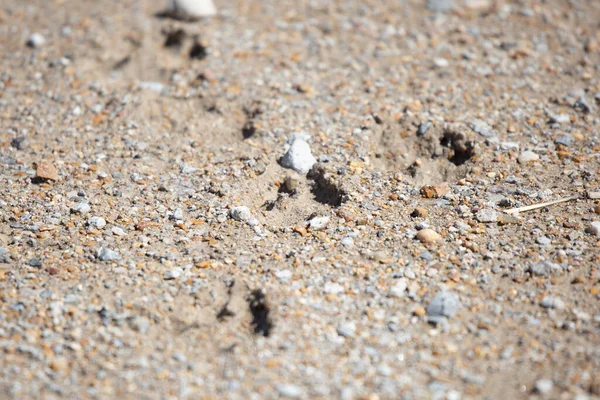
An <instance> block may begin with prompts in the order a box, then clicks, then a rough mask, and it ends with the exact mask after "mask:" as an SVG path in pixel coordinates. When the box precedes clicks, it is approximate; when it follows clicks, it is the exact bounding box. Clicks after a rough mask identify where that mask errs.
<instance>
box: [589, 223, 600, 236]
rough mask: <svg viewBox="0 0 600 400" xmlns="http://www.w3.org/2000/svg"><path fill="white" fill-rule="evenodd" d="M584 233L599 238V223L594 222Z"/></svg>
mask: <svg viewBox="0 0 600 400" xmlns="http://www.w3.org/2000/svg"><path fill="white" fill-rule="evenodd" d="M586 231H587V232H588V233H590V234H592V235H594V236H600V221H594V222H592V224H591V225H590V227H589V228H588V229H586Z"/></svg>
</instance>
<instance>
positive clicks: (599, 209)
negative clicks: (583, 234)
mask: <svg viewBox="0 0 600 400" xmlns="http://www.w3.org/2000/svg"><path fill="white" fill-rule="evenodd" d="M594 212H595V213H596V214H600V204H596V205H595V206H594Z"/></svg>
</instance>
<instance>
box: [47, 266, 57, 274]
mask: <svg viewBox="0 0 600 400" xmlns="http://www.w3.org/2000/svg"><path fill="white" fill-rule="evenodd" d="M46 271H48V273H49V274H50V275H56V274H58V268H56V267H48V268H46Z"/></svg>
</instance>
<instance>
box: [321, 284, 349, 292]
mask: <svg viewBox="0 0 600 400" xmlns="http://www.w3.org/2000/svg"><path fill="white" fill-rule="evenodd" d="M343 291H344V287H343V286H342V285H340V284H339V283H333V282H327V283H326V284H325V286H324V287H323V292H325V293H327V294H339V293H342V292H343Z"/></svg>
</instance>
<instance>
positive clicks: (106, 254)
mask: <svg viewBox="0 0 600 400" xmlns="http://www.w3.org/2000/svg"><path fill="white" fill-rule="evenodd" d="M96 256H97V257H98V258H99V259H100V261H116V260H118V259H120V258H121V256H120V255H119V253H117V252H116V251H114V250H111V249H109V248H107V247H101V248H100V249H98V252H97V253H96Z"/></svg>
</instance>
